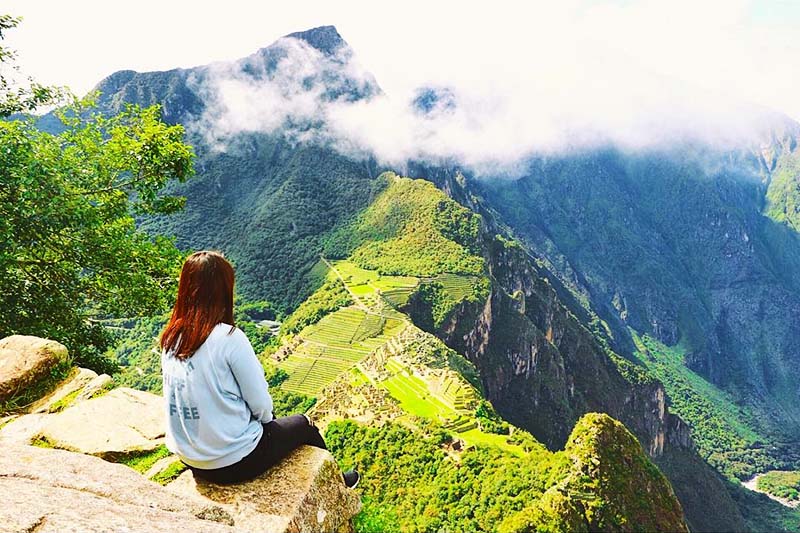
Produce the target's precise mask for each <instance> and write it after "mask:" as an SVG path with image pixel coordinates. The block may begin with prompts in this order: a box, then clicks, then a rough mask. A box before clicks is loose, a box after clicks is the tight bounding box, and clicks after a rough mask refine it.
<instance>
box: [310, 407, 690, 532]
mask: <svg viewBox="0 0 800 533" xmlns="http://www.w3.org/2000/svg"><path fill="white" fill-rule="evenodd" d="M325 440H326V442H327V443H328V446H329V448H330V449H331V451H332V452H333V453H334V455H335V456H336V457H338V458H339V459H340V462H341V463H342V466H343V467H344V468H350V467H357V468H358V470H359V472H361V474H362V485H361V487H362V488H361V490H362V494H363V501H364V510H363V511H362V514H361V515H360V516H358V517H357V518H356V521H355V523H356V526H357V528H358V531H376V530H379V528H381V527H383V528H389V529H390V530H392V531H403V532H415V531H430V532H433V531H452V532H466V531H496V530H501V531H509V532H511V531H532V530H536V531H580V530H583V531H588V530H590V529H591V530H597V529H598V528H599V529H604V530H608V529H615V528H621V527H623V528H624V527H626V526H628V527H629V526H630V525H634V527H636V528H639V527H641V528H642V529H643V530H657V529H660V530H672V531H675V530H681V526H682V524H683V520H682V514H681V511H680V505H679V504H678V502H677V500H676V499H675V497H674V495H673V494H672V490H671V489H670V486H669V483H668V482H667V481H666V479H665V478H664V477H663V475H662V474H661V473H660V472H659V471H658V469H657V468H656V467H655V466H653V464H652V463H650V461H649V460H648V459H647V458H646V456H645V454H644V451H643V450H642V448H641V446H639V444H638V441H636V439H635V437H633V436H632V435H631V434H630V433H628V432H627V430H625V429H624V427H623V426H622V425H621V424H619V423H618V422H615V421H613V420H612V419H610V418H609V417H607V416H605V415H589V416H587V417H584V419H582V420H581V421H580V422H579V423H578V424H577V425H576V428H575V430H574V431H573V436H572V437H571V438H570V443H569V444H568V446H567V450H566V451H564V452H556V453H553V452H548V451H547V450H546V449H544V447H542V446H541V445H536V446H533V447H531V448H530V451H528V452H527V453H524V454H522V455H518V454H515V453H509V452H507V451H504V450H502V449H500V448H498V447H495V446H474V447H471V448H468V449H466V450H464V451H462V452H460V454H459V456H458V458H457V459H455V460H454V459H452V458H451V457H450V456H449V455H448V454H447V453H446V452H445V450H444V449H443V446H446V445H447V444H448V443H450V442H451V437H450V436H449V435H448V434H447V433H446V432H444V431H443V430H442V429H441V428H440V427H439V426H437V425H436V424H433V423H430V424H423V425H421V427H420V429H419V430H410V429H408V428H405V427H403V426H400V425H396V424H392V423H389V424H386V425H384V426H381V427H367V426H362V425H359V424H356V423H354V422H351V421H344V422H334V423H332V424H331V425H330V426H329V427H328V431H327V433H326V435H325ZM599 465H603V466H602V468H603V470H602V471H600V470H599ZM565 510H569V512H562V511H565ZM576 526H577V527H576ZM548 528H549V529H548Z"/></svg>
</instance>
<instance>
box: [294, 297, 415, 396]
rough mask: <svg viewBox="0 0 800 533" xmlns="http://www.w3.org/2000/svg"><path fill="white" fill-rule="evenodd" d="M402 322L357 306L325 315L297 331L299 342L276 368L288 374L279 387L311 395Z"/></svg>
mask: <svg viewBox="0 0 800 533" xmlns="http://www.w3.org/2000/svg"><path fill="white" fill-rule="evenodd" d="M405 326H406V323H405V322H404V321H403V320H399V319H396V318H385V317H383V316H380V315H378V314H375V313H373V312H370V311H365V310H362V309H359V308H357V307H345V308H343V309H339V310H338V311H335V312H333V313H331V314H329V315H326V316H325V317H323V318H322V320H320V321H319V322H318V323H316V324H314V325H311V326H308V327H306V328H305V329H304V330H303V331H301V332H300V334H299V337H300V338H301V339H302V342H301V343H300V344H299V346H298V347H297V348H296V349H295V350H294V351H293V352H292V353H291V354H290V355H289V356H288V357H287V358H286V359H284V360H283V361H281V362H280V363H279V367H280V368H282V369H283V370H285V371H286V372H287V373H288V374H289V379H287V380H286V381H285V382H284V383H283V384H282V387H283V388H284V389H285V390H288V391H291V392H299V393H302V394H308V395H311V396H314V395H317V394H319V393H320V392H321V391H322V389H324V388H325V387H326V386H328V385H330V384H331V383H333V381H335V380H336V378H338V377H339V376H340V375H341V374H343V373H344V372H346V371H347V370H349V369H351V368H353V366H355V365H356V363H358V362H359V361H361V360H362V359H364V358H365V357H366V356H368V355H369V354H370V353H372V352H373V351H375V350H376V349H378V348H380V347H382V346H384V345H385V344H386V343H387V342H388V341H389V340H391V339H392V338H393V337H394V336H395V335H397V334H398V333H400V332H401V331H402V330H403V328H404V327H405Z"/></svg>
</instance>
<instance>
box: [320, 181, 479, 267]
mask: <svg viewBox="0 0 800 533" xmlns="http://www.w3.org/2000/svg"><path fill="white" fill-rule="evenodd" d="M381 179H382V180H383V182H384V183H386V188H385V190H383V192H382V193H381V194H380V195H379V196H378V197H377V198H376V199H375V201H374V202H373V203H372V204H371V205H370V206H369V207H368V208H367V209H366V210H365V211H363V212H362V213H361V214H359V215H358V216H357V217H356V218H355V220H353V221H352V222H351V223H349V224H347V225H345V226H344V227H342V228H341V229H339V230H337V231H336V232H334V233H333V234H332V235H331V237H330V238H328V240H327V243H326V246H325V254H326V255H327V256H330V257H335V258H341V259H344V258H347V257H350V258H351V259H352V260H353V262H355V263H356V264H357V265H359V266H360V267H362V268H365V269H367V270H376V271H378V272H379V273H381V274H389V275H401V276H416V277H431V276H436V275H438V274H441V273H444V272H450V273H455V274H468V275H469V274H471V275H476V276H479V275H482V274H483V270H484V264H483V259H482V258H481V257H480V256H479V255H478V253H477V248H476V247H477V242H478V232H479V228H480V216H479V215H476V214H474V213H472V212H471V211H469V210H468V209H466V208H464V207H461V206H460V205H458V204H457V203H456V202H454V201H453V200H450V199H449V198H447V197H446V196H444V195H443V194H442V193H441V191H439V190H438V189H436V187H435V186H434V185H433V184H432V183H430V182H428V181H424V180H411V179H408V178H399V177H397V176H396V175H395V174H392V173H385V174H383V175H382V176H381Z"/></svg>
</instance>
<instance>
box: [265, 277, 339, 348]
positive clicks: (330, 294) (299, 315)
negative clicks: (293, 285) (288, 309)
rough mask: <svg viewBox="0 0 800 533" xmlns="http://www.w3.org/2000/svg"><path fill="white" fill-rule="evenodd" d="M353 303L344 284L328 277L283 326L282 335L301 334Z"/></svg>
mask: <svg viewBox="0 0 800 533" xmlns="http://www.w3.org/2000/svg"><path fill="white" fill-rule="evenodd" d="M351 303H353V300H352V298H351V297H350V294H349V293H348V292H347V289H345V287H344V284H342V282H341V281H340V280H339V279H338V278H335V277H328V279H327V280H326V281H325V283H324V284H323V285H322V287H320V288H319V289H317V290H316V292H314V294H312V295H311V297H310V298H308V299H307V300H306V301H304V302H303V303H301V304H300V306H298V308H297V309H295V311H294V313H292V314H291V315H289V317H288V318H287V319H286V321H285V322H284V323H283V324H281V335H290V334H296V333H300V331H302V330H303V328H305V327H306V326H310V325H311V324H316V323H317V322H319V321H320V319H321V318H322V317H324V316H325V315H327V314H328V313H331V312H333V311H336V310H337V309H339V308H340V307H344V306H347V305H350V304H351Z"/></svg>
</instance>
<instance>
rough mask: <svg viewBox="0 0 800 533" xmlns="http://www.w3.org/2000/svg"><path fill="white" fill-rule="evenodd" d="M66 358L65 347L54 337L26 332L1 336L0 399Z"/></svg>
mask: <svg viewBox="0 0 800 533" xmlns="http://www.w3.org/2000/svg"><path fill="white" fill-rule="evenodd" d="M66 361H67V349H66V348H65V347H64V345H62V344H60V343H58V342H56V341H51V340H46V339H40V338H39V337H30V336H26V335H12V336H10V337H6V338H4V339H2V340H0V402H3V401H6V400H8V399H10V398H11V397H12V396H14V395H16V394H18V393H20V392H21V391H22V390H23V389H25V388H27V387H30V386H31V385H33V384H34V383H36V382H38V381H40V380H42V379H44V378H45V377H47V375H48V372H49V371H50V370H51V369H52V368H54V367H55V366H57V365H59V364H63V363H65V362H66Z"/></svg>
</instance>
